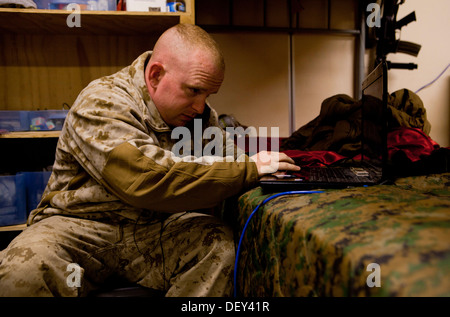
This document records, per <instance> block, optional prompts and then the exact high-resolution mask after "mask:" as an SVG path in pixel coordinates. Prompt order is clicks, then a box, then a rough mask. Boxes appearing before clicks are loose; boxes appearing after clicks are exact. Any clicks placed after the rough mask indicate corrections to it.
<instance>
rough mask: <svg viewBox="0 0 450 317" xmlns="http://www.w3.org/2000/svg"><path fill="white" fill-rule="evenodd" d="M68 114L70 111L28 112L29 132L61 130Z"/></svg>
mask: <svg viewBox="0 0 450 317" xmlns="http://www.w3.org/2000/svg"><path fill="white" fill-rule="evenodd" d="M68 112H69V111H68V110H41V111H27V114H28V128H27V130H31V131H39V130H42V131H48V130H61V129H62V127H63V124H64V120H65V119H66V116H67V113H68Z"/></svg>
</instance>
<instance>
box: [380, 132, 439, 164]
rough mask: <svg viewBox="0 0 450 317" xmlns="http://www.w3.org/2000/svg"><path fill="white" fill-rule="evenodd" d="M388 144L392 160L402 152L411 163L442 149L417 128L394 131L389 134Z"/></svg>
mask: <svg viewBox="0 0 450 317" xmlns="http://www.w3.org/2000/svg"><path fill="white" fill-rule="evenodd" d="M387 143H388V153H389V157H390V158H392V157H393V156H394V155H395V154H397V153H398V152H400V151H401V152H403V153H404V154H405V155H406V157H407V158H408V159H409V160H410V161H411V162H417V161H419V160H420V159H421V158H423V157H425V156H429V155H431V154H432V153H433V152H434V151H435V150H437V149H439V148H440V146H439V144H437V143H436V142H435V141H433V140H432V139H431V138H430V137H429V136H428V135H426V134H425V133H424V132H423V131H422V130H420V129H417V128H405V127H401V128H395V129H392V130H391V131H390V132H389V133H388V137H387Z"/></svg>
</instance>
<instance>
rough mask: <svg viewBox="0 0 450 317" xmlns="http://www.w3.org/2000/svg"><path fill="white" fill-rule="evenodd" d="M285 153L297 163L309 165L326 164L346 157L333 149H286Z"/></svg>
mask: <svg viewBox="0 0 450 317" xmlns="http://www.w3.org/2000/svg"><path fill="white" fill-rule="evenodd" d="M283 153H285V154H286V155H287V156H289V157H290V158H292V159H293V160H294V161H295V164H297V165H299V166H309V167H316V166H326V165H330V164H333V163H336V162H338V161H340V160H343V159H345V158H346V157H345V156H342V155H340V154H337V153H335V152H332V151H300V150H286V151H283Z"/></svg>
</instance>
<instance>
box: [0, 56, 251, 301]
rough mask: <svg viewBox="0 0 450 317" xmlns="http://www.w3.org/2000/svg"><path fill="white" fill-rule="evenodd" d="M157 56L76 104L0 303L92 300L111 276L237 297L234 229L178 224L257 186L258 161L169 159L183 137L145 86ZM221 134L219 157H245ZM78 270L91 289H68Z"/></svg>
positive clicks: (10, 258) (171, 290) (200, 222)
mask: <svg viewBox="0 0 450 317" xmlns="http://www.w3.org/2000/svg"><path fill="white" fill-rule="evenodd" d="M150 56H151V52H145V53H144V54H142V55H141V56H139V57H138V58H137V59H136V60H135V61H134V62H133V63H132V64H131V65H130V66H128V67H126V68H124V69H123V70H121V71H119V72H117V73H116V74H113V75H110V76H106V77H103V78H100V79H98V80H95V81H93V82H92V83H90V84H89V85H88V86H87V87H86V88H85V89H84V90H83V91H82V92H81V93H80V95H79V96H78V98H77V100H76V101H75V102H74V104H73V106H72V107H71V109H70V111H69V113H68V115H67V118H66V121H65V124H64V126H63V129H62V132H61V135H60V138H59V140H58V144H57V149H56V153H55V162H54V165H53V172H52V174H51V176H50V179H49V182H48V185H47V187H46V189H45V191H44V194H43V198H42V200H41V202H40V204H39V205H38V207H37V208H36V209H35V210H33V211H32V212H31V213H30V216H29V218H28V225H29V227H28V228H27V229H26V230H25V231H24V232H23V233H22V234H20V235H19V236H18V237H17V238H16V239H15V240H14V242H12V243H11V244H10V246H9V247H8V248H7V249H6V250H4V251H3V252H2V253H1V257H0V294H1V295H4V296H8V295H10V296H46V295H57V296H72V295H73V296H75V295H87V294H88V293H89V291H91V290H93V289H95V288H98V287H101V285H102V282H103V281H104V279H106V278H107V277H109V276H110V275H120V276H121V277H122V278H124V279H126V280H127V281H130V282H133V283H134V282H137V283H139V284H142V285H144V286H151V287H153V288H156V289H158V290H162V291H164V292H167V295H168V296H182V295H183V296H188V295H189V296H222V295H230V290H231V286H230V281H231V277H232V270H231V268H232V266H230V262H233V261H234V244H233V235H232V234H230V232H229V229H227V227H226V226H225V225H224V224H223V223H221V222H220V223H219V222H217V219H216V218H214V217H212V216H202V217H200V216H196V217H191V216H184V217H181V218H177V220H176V221H173V222H172V221H171V219H172V218H171V217H174V216H175V215H178V214H179V213H184V212H189V213H188V215H193V213H191V212H199V211H201V212H203V213H204V212H205V211H208V212H210V211H211V210H213V209H214V208H215V207H216V206H218V205H220V204H221V202H222V201H223V200H224V199H226V198H227V197H230V196H232V195H236V194H237V193H239V192H241V191H243V190H245V189H247V188H249V187H250V186H253V184H255V183H256V181H257V179H258V172H257V168H256V164H255V163H253V162H250V161H249V160H248V157H245V155H244V160H241V161H237V160H231V161H227V160H225V159H224V155H223V153H217V154H218V155H211V156H210V157H192V158H191V157H190V156H189V155H186V156H184V157H183V158H182V159H180V158H178V159H176V158H174V155H173V153H172V151H171V150H172V147H173V146H174V144H175V143H176V142H178V141H179V140H178V139H173V138H172V131H173V129H172V128H171V127H169V126H168V125H167V124H166V123H165V122H164V120H163V119H162V118H161V116H160V114H159V112H158V110H157V108H156V106H155V105H154V103H153V101H152V100H151V98H150V95H149V93H148V90H147V87H146V84H145V80H144V69H145V65H146V62H147V61H148V59H149V57H150ZM198 119H201V129H206V128H207V127H218V120H217V113H216V112H215V111H214V110H213V109H212V108H210V107H209V106H208V105H207V106H206V107H205V111H204V113H203V114H202V116H200V117H199V118H198ZM195 120H197V119H195ZM197 122H198V121H197ZM186 128H188V129H189V130H190V131H191V130H192V129H195V125H194V126H189V125H188V126H186ZM220 131H222V134H221V135H220V140H221V141H222V142H223V147H222V149H223V151H224V152H225V153H226V154H227V153H228V154H229V153H231V156H234V157H238V156H240V155H241V154H242V153H240V152H242V151H240V150H238V149H237V148H236V147H235V146H234V142H233V139H232V138H229V137H228V135H227V134H226V133H225V132H224V131H223V130H220ZM194 132H195V131H193V132H192V133H191V134H190V135H191V136H192V137H194V136H195V133H194ZM185 141H186V140H184V141H183V142H185ZM208 141H209V140H201V141H200V142H202V144H203V145H205V144H206V143H208ZM186 142H196V140H191V139H189V140H188V141H186ZM230 146H231V147H232V148H231V152H230V151H229V149H230ZM183 154H184V153H183ZM186 154H190V153H186ZM164 221H165V222H164ZM167 221H169V222H170V226H168V227H166V223H167ZM170 228H173V229H172V230H171V229H170ZM145 232H148V233H147V235H146V234H145ZM137 233H142V235H143V238H138V235H137ZM139 239H141V240H142V242H140V241H139ZM162 240H164V241H163V243H162V244H160V241H162ZM163 249H164V250H165V252H163V251H162V250H163ZM137 250H138V251H137ZM139 250H140V251H142V252H143V253H141V252H140V251H139ZM162 259H163V260H162ZM161 261H163V263H162V262H161ZM72 262H74V263H78V264H79V265H80V266H81V267H82V270H83V278H82V280H83V281H84V284H83V285H84V286H80V287H77V288H75V289H72V290H68V289H67V285H66V283H65V278H66V274H67V272H66V266H67V265H68V263H72ZM153 268H154V270H153ZM162 273H164V274H162ZM164 276H165V278H164Z"/></svg>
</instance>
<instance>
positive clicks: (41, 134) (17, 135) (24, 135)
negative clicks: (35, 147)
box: [0, 131, 61, 139]
mask: <svg viewBox="0 0 450 317" xmlns="http://www.w3.org/2000/svg"><path fill="white" fill-rule="evenodd" d="M60 133H61V131H23V132H9V133H5V134H0V139H35V138H59V134H60Z"/></svg>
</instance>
